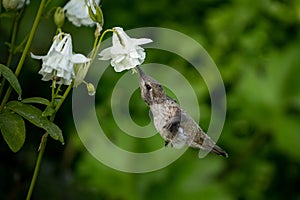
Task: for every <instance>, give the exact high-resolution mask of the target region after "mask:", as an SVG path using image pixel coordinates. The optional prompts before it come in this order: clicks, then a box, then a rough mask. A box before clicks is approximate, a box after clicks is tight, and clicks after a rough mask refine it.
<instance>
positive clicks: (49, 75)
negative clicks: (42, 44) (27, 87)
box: [31, 33, 90, 85]
mask: <svg viewBox="0 0 300 200" xmlns="http://www.w3.org/2000/svg"><path fill="white" fill-rule="evenodd" d="M31 57H32V58H34V59H42V61H43V64H42V69H41V70H40V71H39V74H41V75H43V78H42V80H43V81H49V80H53V79H56V80H57V82H56V83H58V84H65V85H70V84H71V82H72V79H73V78H74V76H75V73H74V64H78V63H86V62H89V61H90V59H89V58H86V57H85V56H84V55H82V54H73V53H72V39H71V35H70V34H66V33H59V34H58V35H56V36H54V41H53V44H52V45H51V47H50V49H49V51H48V53H47V55H45V56H36V55H34V54H32V53H31Z"/></svg>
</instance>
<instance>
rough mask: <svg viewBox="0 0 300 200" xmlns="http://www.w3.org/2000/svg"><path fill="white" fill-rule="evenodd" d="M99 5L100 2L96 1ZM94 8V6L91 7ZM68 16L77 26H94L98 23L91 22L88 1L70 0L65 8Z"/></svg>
mask: <svg viewBox="0 0 300 200" xmlns="http://www.w3.org/2000/svg"><path fill="white" fill-rule="evenodd" d="M95 2H96V4H97V5H98V4H99V2H100V0H95ZM91 7H92V8H93V6H91ZM64 10H65V11H66V16H67V18H68V20H69V21H70V22H72V23H73V24H74V25H75V26H78V27H79V26H81V25H84V26H94V25H95V24H96V23H95V22H93V20H91V18H90V15H89V10H88V6H87V4H86V0H70V1H69V2H68V3H67V4H66V5H65V7H64Z"/></svg>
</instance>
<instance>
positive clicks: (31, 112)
mask: <svg viewBox="0 0 300 200" xmlns="http://www.w3.org/2000/svg"><path fill="white" fill-rule="evenodd" d="M6 108H8V109H10V110H12V111H14V112H16V113H17V114H19V115H21V116H22V117H24V118H25V119H27V120H28V121H29V122H31V123H32V124H34V125H36V126H37V127H40V128H43V129H44V130H46V131H47V132H48V133H49V135H50V136H51V137H52V138H53V139H55V140H59V141H60V142H61V143H64V138H63V135H62V131H61V130H60V128H59V127H58V126H57V125H56V124H54V123H53V122H51V121H49V120H48V119H47V118H46V117H44V116H42V111H41V110H40V109H38V108H36V107H34V106H32V105H28V104H24V103H21V102H19V101H10V102H9V103H7V104H6Z"/></svg>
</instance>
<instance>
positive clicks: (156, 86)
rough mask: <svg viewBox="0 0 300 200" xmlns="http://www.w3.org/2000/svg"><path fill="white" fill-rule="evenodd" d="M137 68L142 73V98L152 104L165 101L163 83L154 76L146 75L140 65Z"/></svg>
mask: <svg viewBox="0 0 300 200" xmlns="http://www.w3.org/2000/svg"><path fill="white" fill-rule="evenodd" d="M137 70H138V72H139V74H140V89H141V96H142V99H143V100H144V101H145V102H146V103H147V104H148V105H149V106H150V105H153V104H160V103H163V102H164V101H165V100H166V99H167V96H166V93H165V91H164V89H163V87H162V85H161V84H160V83H159V82H157V81H156V80H155V79H153V78H152V77H150V76H148V75H146V74H145V73H144V72H143V71H142V70H141V68H140V67H139V66H137Z"/></svg>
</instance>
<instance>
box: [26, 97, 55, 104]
mask: <svg viewBox="0 0 300 200" xmlns="http://www.w3.org/2000/svg"><path fill="white" fill-rule="evenodd" d="M22 103H37V104H43V105H46V106H49V105H50V101H48V99H45V98H42V97H31V98H26V99H23V100H22Z"/></svg>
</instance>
